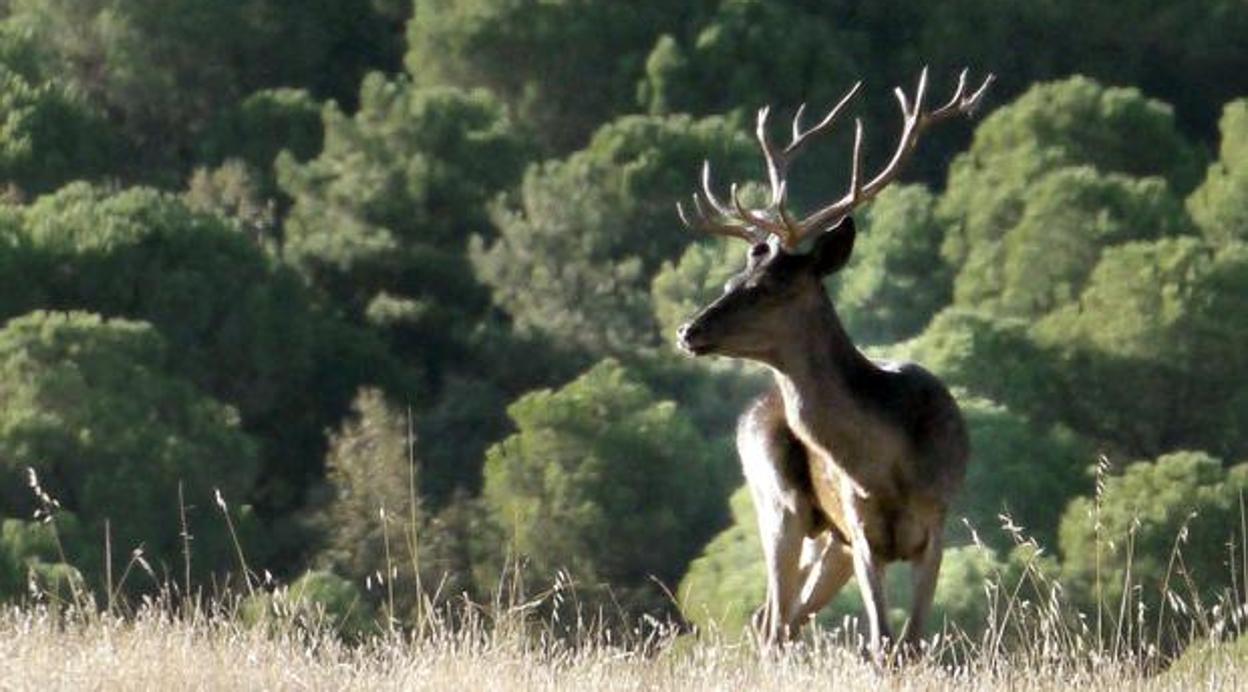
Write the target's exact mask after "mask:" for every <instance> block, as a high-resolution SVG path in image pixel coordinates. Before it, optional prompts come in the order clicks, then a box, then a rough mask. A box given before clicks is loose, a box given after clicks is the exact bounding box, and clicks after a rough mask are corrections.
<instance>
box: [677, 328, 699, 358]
mask: <svg viewBox="0 0 1248 692" xmlns="http://www.w3.org/2000/svg"><path fill="white" fill-rule="evenodd" d="M702 332H703V329H702V328H701V327H700V326H699V325H698V323H696V322H686V323H684V324H682V325H680V328H679V329H677V330H676V347H677V348H679V349H680V350H681V351H684V352H685V353H688V354H689V355H694V356H696V355H698V354H699V353H700V352H701V351H702V350H703V348H702V347H701V346H700V345H699V344H697V339H698V336H699V335H700V334H702Z"/></svg>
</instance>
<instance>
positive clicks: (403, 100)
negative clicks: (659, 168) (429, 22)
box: [278, 74, 524, 357]
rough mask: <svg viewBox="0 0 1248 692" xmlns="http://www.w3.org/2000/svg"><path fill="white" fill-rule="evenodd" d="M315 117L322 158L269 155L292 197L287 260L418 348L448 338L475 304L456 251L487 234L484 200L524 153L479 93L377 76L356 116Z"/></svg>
mask: <svg viewBox="0 0 1248 692" xmlns="http://www.w3.org/2000/svg"><path fill="white" fill-rule="evenodd" d="M324 120H325V145H324V149H323V150H322V151H321V153H320V156H318V157H317V158H316V159H314V160H312V161H310V162H308V163H306V164H300V163H298V162H296V161H295V160H294V159H293V157H291V156H286V155H284V156H282V157H281V158H280V159H279V161H278V175H279V180H280V182H281V185H282V188H283V189H284V190H285V191H286V192H287V193H288V194H289V195H290V196H291V197H292V198H293V199H294V200H295V202H294V207H293V208H292V209H291V212H290V216H289V218H288V219H287V222H286V244H285V254H286V257H287V258H288V259H289V261H290V262H292V263H293V264H294V265H295V266H297V267H299V268H300V270H301V271H303V273H304V274H305V275H306V276H307V277H308V278H309V279H310V280H311V281H312V282H313V283H314V284H315V285H316V286H318V287H319V288H321V289H322V290H324V291H325V292H326V293H327V294H328V295H330V296H331V297H332V298H333V299H334V300H335V301H337V302H338V303H339V304H341V305H342V306H343V307H344V308H345V309H346V310H347V311H348V313H349V314H351V315H354V316H357V317H364V316H366V315H367V316H369V317H371V318H372V319H373V320H374V321H377V322H380V323H381V324H383V325H387V326H388V325H392V324H396V323H397V324H398V325H404V328H405V329H408V330H411V331H412V332H413V338H415V339H417V340H419V341H420V342H421V343H422V346H423V349H424V350H430V349H437V348H438V346H439V343H438V341H439V339H440V340H441V341H442V342H446V341H451V342H452V343H453V339H448V338H447V337H445V336H441V337H440V336H439V334H441V333H442V332H445V331H447V329H446V328H447V327H448V326H449V323H452V322H454V321H455V319H456V318H457V317H459V316H460V314H462V313H464V312H468V313H469V314H472V313H473V312H476V313H478V314H479V312H480V311H481V309H482V307H483V302H484V296H480V291H479V289H476V288H475V286H474V282H473V281H472V277H471V271H469V269H468V267H467V264H466V261H465V259H464V258H463V255H462V253H463V248H464V246H465V243H466V240H467V237H468V235H469V234H470V233H474V232H477V233H480V232H486V233H488V228H489V222H488V220H487V218H486V213H485V203H486V202H487V201H488V200H489V199H491V198H492V197H493V196H494V195H495V194H497V193H498V192H499V191H500V190H501V189H503V188H504V187H505V186H506V185H508V184H510V183H511V182H513V181H514V180H515V179H516V178H517V177H518V176H519V172H520V168H521V166H522V165H523V161H524V158H523V148H522V146H521V144H520V142H519V140H518V139H517V138H516V135H515V134H514V133H513V132H512V129H511V126H510V124H509V121H508V120H507V117H506V115H505V113H504V112H503V109H502V106H501V105H500V104H498V102H497V101H495V100H494V99H493V98H492V97H491V96H489V94H487V93H485V92H484V91H476V92H463V91H458V90H454V89H449V88H436V89H415V88H413V87H412V86H411V85H410V84H408V83H407V82H404V81H401V80H400V81H389V80H386V79H385V78H384V77H382V76H381V75H378V74H374V75H370V76H369V78H368V79H366V80H365V82H364V86H363V87H362V89H361V93H360V111H359V112H358V113H357V114H356V115H355V116H353V117H348V116H346V115H344V114H343V113H342V112H340V111H338V110H337V109H336V108H334V107H332V106H331V107H329V108H327V109H326V110H325V113H324ZM452 296H453V297H454V300H452V299H451V297H452ZM474 296H480V297H474ZM456 302H458V303H464V305H462V306H456V305H454V303H456ZM460 319H462V317H461V318H460ZM460 328H461V330H462V329H464V328H467V326H466V325H460ZM458 336H461V338H462V335H458ZM428 342H432V343H428ZM444 347H445V346H444ZM426 357H429V356H426Z"/></svg>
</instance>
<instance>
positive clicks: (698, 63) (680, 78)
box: [639, 0, 860, 114]
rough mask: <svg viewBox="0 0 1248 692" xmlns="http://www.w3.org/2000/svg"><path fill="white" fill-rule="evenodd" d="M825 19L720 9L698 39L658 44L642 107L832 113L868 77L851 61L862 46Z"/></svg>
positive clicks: (750, 1)
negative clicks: (792, 108)
mask: <svg viewBox="0 0 1248 692" xmlns="http://www.w3.org/2000/svg"><path fill="white" fill-rule="evenodd" d="M818 14H819V13H818V11H817V10H816V11H815V12H812V11H811V10H809V9H807V8H803V7H801V3H769V2H765V1H763V0H725V1H724V2H720V3H718V6H717V7H716V8H715V11H714V12H713V13H711V14H710V15H709V16H708V17H707V18H706V21H705V23H704V24H702V25H701V26H700V27H699V28H698V30H697V31H696V35H694V36H693V37H692V38H691V39H690V40H688V41H684V42H682V41H680V40H678V39H676V38H675V37H673V36H672V35H666V36H663V37H662V38H661V39H660V40H659V41H658V42H657V43H656V44H655V47H654V49H653V50H652V51H651V53H650V57H649V58H648V59H647V60H646V77H645V80H644V81H642V82H641V85H640V88H639V96H640V100H641V101H642V105H643V106H645V107H646V108H647V109H648V110H649V111H650V112H652V113H672V112H677V113H680V112H685V113H726V112H729V111H732V110H734V109H738V108H745V109H749V110H750V111H752V110H753V109H754V108H756V107H758V106H762V105H766V104H767V103H776V104H786V105H788V104H793V105H796V104H798V103H803V102H809V103H810V104H811V105H812V106H815V105H816V104H818V105H820V106H821V107H822V106H823V104H826V105H827V107H831V105H832V104H834V103H835V102H836V101H837V100H838V99H839V98H840V97H841V95H842V94H843V93H844V91H845V89H846V88H848V87H849V85H851V84H853V82H854V81H855V78H856V76H857V75H858V73H859V72H860V70H859V69H858V66H857V65H856V64H855V61H854V59H853V58H852V57H850V54H851V52H852V51H853V49H854V48H858V47H859V46H858V45H855V43H856V42H855V41H853V40H852V39H851V40H849V41H846V40H845V39H846V38H847V33H848V32H846V31H844V30H843V28H842V27H841V26H839V24H840V22H838V21H836V20H831V21H830V20H829V18H825V17H819V16H818ZM682 44H683V45H682ZM746 56H749V57H748V59H746ZM751 114H752V113H751Z"/></svg>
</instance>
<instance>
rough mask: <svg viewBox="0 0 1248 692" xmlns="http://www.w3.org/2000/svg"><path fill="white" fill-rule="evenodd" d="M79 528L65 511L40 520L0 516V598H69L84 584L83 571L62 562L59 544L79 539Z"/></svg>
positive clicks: (81, 588)
mask: <svg viewBox="0 0 1248 692" xmlns="http://www.w3.org/2000/svg"><path fill="white" fill-rule="evenodd" d="M80 532H81V525H80V524H79V522H78V518H77V517H75V516H74V515H73V514H72V513H70V512H64V511H60V512H57V513H56V514H55V515H52V516H49V517H47V518H46V520H41V521H24V520H22V519H0V601H3V600H10V599H17V598H20V597H22V596H23V595H31V596H34V595H36V594H37V595H39V596H53V597H56V598H59V599H61V601H62V602H66V603H68V602H72V601H73V597H74V594H75V593H82V592H83V591H84V590H85V589H84V587H85V584H84V582H83V577H82V573H81V572H79V571H78V570H77V569H75V568H74V567H73V566H71V565H68V564H66V563H65V562H64V560H65V558H66V555H64V554H63V553H62V552H61V545H62V544H63V543H64V542H74V541H76V540H78V537H79V533H80ZM62 535H63V536H65V537H66V540H65V541H62V539H61V536H62ZM32 587H33V589H34V591H35V593H34V594H32V593H31V590H32Z"/></svg>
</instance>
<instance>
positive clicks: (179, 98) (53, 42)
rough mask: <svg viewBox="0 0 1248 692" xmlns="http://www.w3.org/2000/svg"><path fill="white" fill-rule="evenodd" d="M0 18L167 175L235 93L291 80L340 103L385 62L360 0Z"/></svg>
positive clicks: (65, 7)
mask: <svg viewBox="0 0 1248 692" xmlns="http://www.w3.org/2000/svg"><path fill="white" fill-rule="evenodd" d="M4 21H5V23H6V24H7V25H8V30H9V31H12V32H15V33H18V34H27V35H29V36H30V38H31V41H32V43H33V44H34V45H35V46H37V48H38V52H39V54H40V56H39V60H38V63H39V64H41V65H43V66H44V69H46V70H47V71H48V72H49V73H56V74H58V75H62V76H64V77H65V79H66V80H67V81H68V83H69V84H70V85H72V86H73V87H75V88H77V89H79V90H80V91H81V92H83V93H85V94H86V95H87V96H88V97H89V98H90V100H91V102H92V103H93V104H95V105H96V106H97V107H99V108H101V109H104V110H106V111H107V112H109V113H110V114H111V116H112V118H113V119H114V120H115V122H117V123H119V124H120V125H121V126H122V127H123V128H124V129H125V131H126V134H127V135H128V138H129V139H130V141H131V142H132V143H133V144H135V145H136V146H137V148H138V149H139V150H140V151H141V152H142V154H143V156H142V158H143V160H145V161H157V162H160V163H161V164H162V165H164V166H172V167H175V168H176V167H178V166H179V165H185V163H186V161H184V160H182V157H184V156H186V154H187V153H188V152H189V151H190V150H191V149H193V144H194V137H193V135H194V133H196V132H197V131H198V130H199V129H200V128H202V127H204V126H205V125H206V124H207V123H208V122H209V121H210V120H211V119H212V118H213V117H214V116H216V114H218V113H220V112H222V111H223V110H224V109H226V108H228V107H230V106H231V105H232V104H233V103H235V102H236V101H237V100H238V99H240V98H241V97H243V96H245V95H246V94H249V93H252V92H253V91H256V90H258V89H263V88H266V87H275V86H286V85H290V84H302V85H307V86H309V87H311V89H312V91H313V93H316V94H318V95H324V96H336V97H340V98H346V99H350V97H351V95H352V93H353V91H354V89H355V86H356V84H358V80H359V79H360V76H361V75H362V74H363V73H364V72H365V71H366V70H367V69H370V68H374V67H378V66H392V65H393V64H394V62H395V61H396V59H397V50H396V46H395V45H394V42H393V40H392V39H391V38H390V37H389V36H387V33H388V31H389V30H388V28H387V26H386V20H385V18H384V17H381V16H379V15H378V14H377V13H376V11H375V9H374V7H373V4H372V0H347V1H340V0H317V1H315V2H306V1H304V0H257V1H255V2H247V3H237V2H226V3H219V2H213V3H204V2H199V1H198V0H177V1H175V2H170V1H168V0H119V1H113V0H107V1H106V0H15V1H14V2H12V3H10V8H9V14H8V17H6V18H5V20H4ZM170 145H172V146H170ZM163 172H165V171H150V170H148V171H142V170H135V174H136V175H137V176H139V177H140V178H143V179H152V178H154V177H158V176H159V174H160V173H163ZM154 173H155V174H156V175H153V174H154ZM179 177H180V176H179Z"/></svg>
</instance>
